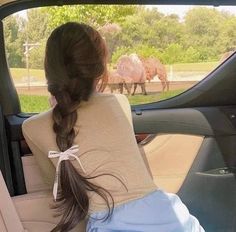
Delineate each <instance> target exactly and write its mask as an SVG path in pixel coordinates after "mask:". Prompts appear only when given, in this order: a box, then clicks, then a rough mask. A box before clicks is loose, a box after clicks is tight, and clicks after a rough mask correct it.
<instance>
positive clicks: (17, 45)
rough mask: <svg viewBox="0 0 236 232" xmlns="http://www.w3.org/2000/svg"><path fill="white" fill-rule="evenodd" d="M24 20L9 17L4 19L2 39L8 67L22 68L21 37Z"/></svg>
mask: <svg viewBox="0 0 236 232" xmlns="http://www.w3.org/2000/svg"><path fill="white" fill-rule="evenodd" d="M24 23H25V22H24V20H23V19H22V18H20V17H18V16H9V17H7V18H6V19H4V37H5V46H6V57H7V60H8V64H9V66H10V67H22V66H23V65H24V63H23V55H22V54H23V36H22V30H23V26H24Z"/></svg>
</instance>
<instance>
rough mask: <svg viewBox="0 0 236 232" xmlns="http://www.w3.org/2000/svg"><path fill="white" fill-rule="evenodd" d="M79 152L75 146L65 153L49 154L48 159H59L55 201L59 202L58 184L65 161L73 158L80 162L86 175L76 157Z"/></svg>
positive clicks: (54, 188)
mask: <svg viewBox="0 0 236 232" xmlns="http://www.w3.org/2000/svg"><path fill="white" fill-rule="evenodd" d="M78 151H79V146H78V145H74V146H72V147H70V148H69V149H67V150H66V151H63V152H58V151H49V152H48V158H50V159H52V158H59V159H58V162H57V166H56V174H55V180H54V185H53V197H54V200H55V201H56V200H57V191H58V182H59V175H60V164H61V162H62V161H63V160H70V158H72V159H71V160H74V159H76V160H77V161H78V163H79V165H80V167H81V169H82V171H83V172H84V173H86V172H85V169H84V167H83V165H82V163H81V161H80V159H79V157H78V156H76V155H75V154H76V153H77V152H78Z"/></svg>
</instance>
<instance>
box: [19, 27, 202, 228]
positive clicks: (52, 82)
mask: <svg viewBox="0 0 236 232" xmlns="http://www.w3.org/2000/svg"><path fill="white" fill-rule="evenodd" d="M106 58H107V49H106V46H105V43H104V40H103V39H102V37H101V36H100V34H99V33H98V32H97V31H96V30H94V29H93V28H91V27H90V26H88V25H85V24H79V23H66V24H64V25H62V26H60V27H58V28H56V29H55V30H54V31H53V32H52V34H51V35H50V37H49V39H48V41H47V46H46V55H45V74H46V78H47V84H48V90H49V92H50V93H51V94H52V96H54V97H55V99H56V104H55V106H54V107H53V108H52V109H51V110H49V111H47V112H44V113H42V114H39V115H36V116H34V117H31V118H30V119H28V120H27V121H26V122H25V123H24V124H23V133H24V136H25V138H26V141H27V142H28V144H29V146H30V148H31V150H32V152H33V154H34V155H35V157H36V160H37V161H38V164H39V166H40V168H41V171H42V174H43V176H44V180H45V182H47V183H48V184H50V185H51V186H53V197H54V200H55V206H54V207H55V208H56V209H57V210H58V213H59V214H61V215H62V217H61V219H60V221H59V223H58V224H57V226H56V227H55V228H54V229H53V230H52V231H53V232H56V231H63V232H65V231H70V230H71V229H73V228H74V227H75V226H76V225H77V224H78V223H80V222H81V221H82V220H86V221H87V226H86V231H87V232H115V231H116V232H118V231H120V232H122V231H126V232H128V231H130V232H131V231H136V232H137V231H140V232H159V231H160V232H165V231H176V232H202V231H204V230H203V228H202V227H201V226H200V224H199V222H198V220H197V219H196V218H195V217H194V216H192V215H190V214H189V211H188V209H187V208H186V206H185V205H184V204H183V203H182V202H181V200H180V199H179V198H178V196H177V195H175V194H168V193H165V192H164V191H162V190H160V189H157V187H156V186H155V184H154V183H153V180H152V178H151V176H150V175H149V173H148V171H147V168H146V166H145V164H144V162H143V159H142V157H141V155H140V151H139V149H138V146H137V143H136V140H135V135H134V132H133V125H132V116H131V111H130V105H129V102H128V100H127V99H126V97H125V96H124V95H118V94H117V95H113V94H105V93H98V92H97V91H96V89H97V86H98V83H99V85H100V89H103V88H104V86H105V84H106V80H107V67H106ZM55 173H56V174H55ZM54 177H55V178H54Z"/></svg>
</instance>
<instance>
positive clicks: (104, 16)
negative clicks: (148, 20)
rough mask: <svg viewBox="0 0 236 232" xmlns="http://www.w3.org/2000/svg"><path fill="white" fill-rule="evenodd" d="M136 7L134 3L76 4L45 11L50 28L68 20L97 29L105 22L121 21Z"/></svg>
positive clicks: (133, 11)
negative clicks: (122, 4)
mask: <svg viewBox="0 0 236 232" xmlns="http://www.w3.org/2000/svg"><path fill="white" fill-rule="evenodd" d="M136 9H137V7H136V6H134V5H129V6H120V5H102V6H99V5H77V6H62V7H50V8H48V9H47V12H48V14H49V26H50V28H51V29H53V28H55V27H57V26H59V25H61V24H63V23H66V22H69V21H75V22H81V23H86V24H89V25H91V26H93V27H95V28H97V29H98V28H99V27H101V26H103V25H105V24H106V23H118V24H119V23H121V22H122V21H124V20H125V18H126V16H128V15H132V14H134V13H135V12H136Z"/></svg>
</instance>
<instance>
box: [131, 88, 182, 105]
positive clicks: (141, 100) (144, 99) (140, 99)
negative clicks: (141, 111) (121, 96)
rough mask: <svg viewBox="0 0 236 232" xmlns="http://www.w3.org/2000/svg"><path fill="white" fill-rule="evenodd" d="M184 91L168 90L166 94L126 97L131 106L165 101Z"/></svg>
mask: <svg viewBox="0 0 236 232" xmlns="http://www.w3.org/2000/svg"><path fill="white" fill-rule="evenodd" d="M184 91H185V90H184V89H178V90H170V91H168V92H163V93H155V94H148V95H146V96H144V95H141V94H139V95H135V96H127V97H128V100H129V103H130V104H131V105H139V104H145V103H150V102H157V101H161V100H165V99H168V98H171V97H174V96H176V95H178V94H180V93H182V92H184Z"/></svg>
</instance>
